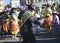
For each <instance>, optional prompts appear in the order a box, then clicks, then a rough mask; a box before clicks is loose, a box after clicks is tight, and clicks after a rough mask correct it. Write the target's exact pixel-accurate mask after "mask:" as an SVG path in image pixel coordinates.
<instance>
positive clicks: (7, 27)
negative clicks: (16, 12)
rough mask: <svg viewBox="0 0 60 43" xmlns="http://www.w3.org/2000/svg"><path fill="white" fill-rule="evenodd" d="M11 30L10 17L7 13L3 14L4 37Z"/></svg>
mask: <svg viewBox="0 0 60 43" xmlns="http://www.w3.org/2000/svg"><path fill="white" fill-rule="evenodd" d="M8 29H9V17H8V15H7V14H5V12H3V13H2V29H1V30H2V32H1V33H2V36H3V34H4V35H7V33H8Z"/></svg>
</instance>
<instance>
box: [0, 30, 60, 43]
mask: <svg viewBox="0 0 60 43" xmlns="http://www.w3.org/2000/svg"><path fill="white" fill-rule="evenodd" d="M40 30H41V32H40V34H39V35H35V38H36V42H37V43H60V34H56V35H51V34H50V33H48V32H47V31H46V29H40ZM11 37H12V35H7V36H3V37H1V36H0V43H22V41H23V38H22V36H21V35H20V34H19V35H17V37H18V39H12V38H11Z"/></svg>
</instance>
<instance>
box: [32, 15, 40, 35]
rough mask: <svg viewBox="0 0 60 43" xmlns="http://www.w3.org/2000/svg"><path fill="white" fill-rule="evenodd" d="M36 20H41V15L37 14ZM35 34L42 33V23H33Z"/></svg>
mask: <svg viewBox="0 0 60 43" xmlns="http://www.w3.org/2000/svg"><path fill="white" fill-rule="evenodd" d="M34 20H36V21H38V22H40V15H39V14H35V17H34ZM33 34H34V35H39V34H40V25H37V24H34V23H33Z"/></svg>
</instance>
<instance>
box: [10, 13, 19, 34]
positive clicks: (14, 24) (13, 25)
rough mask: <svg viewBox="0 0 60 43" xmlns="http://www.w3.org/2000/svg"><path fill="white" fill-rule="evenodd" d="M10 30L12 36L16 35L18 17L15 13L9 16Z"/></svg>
mask: <svg viewBox="0 0 60 43" xmlns="http://www.w3.org/2000/svg"><path fill="white" fill-rule="evenodd" d="M10 19H11V21H10V29H11V33H12V34H18V32H19V24H18V15H16V14H15V13H12V14H11V18H10Z"/></svg>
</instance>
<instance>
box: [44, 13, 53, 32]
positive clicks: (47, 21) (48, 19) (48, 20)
mask: <svg viewBox="0 0 60 43" xmlns="http://www.w3.org/2000/svg"><path fill="white" fill-rule="evenodd" d="M52 20H53V17H52V15H50V14H48V15H47V16H46V18H45V20H44V26H45V28H47V30H48V32H50V27H51V22H52Z"/></svg>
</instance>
